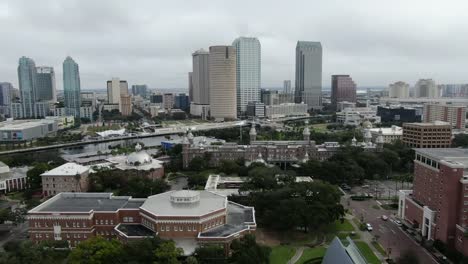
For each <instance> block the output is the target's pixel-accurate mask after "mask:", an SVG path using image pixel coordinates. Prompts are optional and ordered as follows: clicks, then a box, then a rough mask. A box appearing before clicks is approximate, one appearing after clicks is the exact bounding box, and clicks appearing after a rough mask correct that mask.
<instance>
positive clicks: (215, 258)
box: [194, 245, 226, 264]
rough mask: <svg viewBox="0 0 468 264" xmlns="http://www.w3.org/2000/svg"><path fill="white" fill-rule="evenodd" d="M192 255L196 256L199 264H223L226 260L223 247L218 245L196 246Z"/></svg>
mask: <svg viewBox="0 0 468 264" xmlns="http://www.w3.org/2000/svg"><path fill="white" fill-rule="evenodd" d="M194 255H195V256H197V260H198V263H200V264H218V263H219V264H223V263H225V262H226V258H225V256H224V248H223V247H221V246H218V245H207V246H202V247H197V248H196V249H195V253H194Z"/></svg>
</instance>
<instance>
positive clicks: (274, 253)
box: [270, 246, 296, 264]
mask: <svg viewBox="0 0 468 264" xmlns="http://www.w3.org/2000/svg"><path fill="white" fill-rule="evenodd" d="M294 253H296V249H295V248H293V247H290V246H277V247H274V248H272V250H271V254H270V264H286V263H287V262H288V261H289V260H290V259H291V258H292V256H294Z"/></svg>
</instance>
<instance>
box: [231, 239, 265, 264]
mask: <svg viewBox="0 0 468 264" xmlns="http://www.w3.org/2000/svg"><path fill="white" fill-rule="evenodd" d="M231 249H232V255H231V257H230V258H229V263H236V264H268V263H269V258H270V253H271V248H269V247H266V246H261V245H258V244H257V242H256V241H255V236H254V235H251V234H248V235H245V236H244V237H242V238H241V239H236V240H234V241H233V242H232V244H231Z"/></svg>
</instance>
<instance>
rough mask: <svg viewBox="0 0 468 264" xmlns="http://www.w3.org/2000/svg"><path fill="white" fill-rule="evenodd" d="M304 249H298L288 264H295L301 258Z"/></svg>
mask: <svg viewBox="0 0 468 264" xmlns="http://www.w3.org/2000/svg"><path fill="white" fill-rule="evenodd" d="M304 249H305V247H300V248H298V249H297V250H296V254H294V256H293V257H292V258H291V259H290V260H289V261H288V264H295V263H296V262H297V261H298V260H299V259H300V258H301V257H302V253H303V252H304Z"/></svg>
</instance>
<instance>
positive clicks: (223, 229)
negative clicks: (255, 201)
mask: <svg viewBox="0 0 468 264" xmlns="http://www.w3.org/2000/svg"><path fill="white" fill-rule="evenodd" d="M253 210H254V209H253V208H252V207H245V206H243V205H239V204H236V203H233V202H228V205H227V216H226V224H225V225H222V226H219V227H216V228H213V229H210V230H208V231H206V232H203V233H201V234H200V237H228V236H230V235H232V234H234V233H237V232H239V231H242V230H244V229H248V228H249V225H252V224H254V223H255V221H254V211H253Z"/></svg>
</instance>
